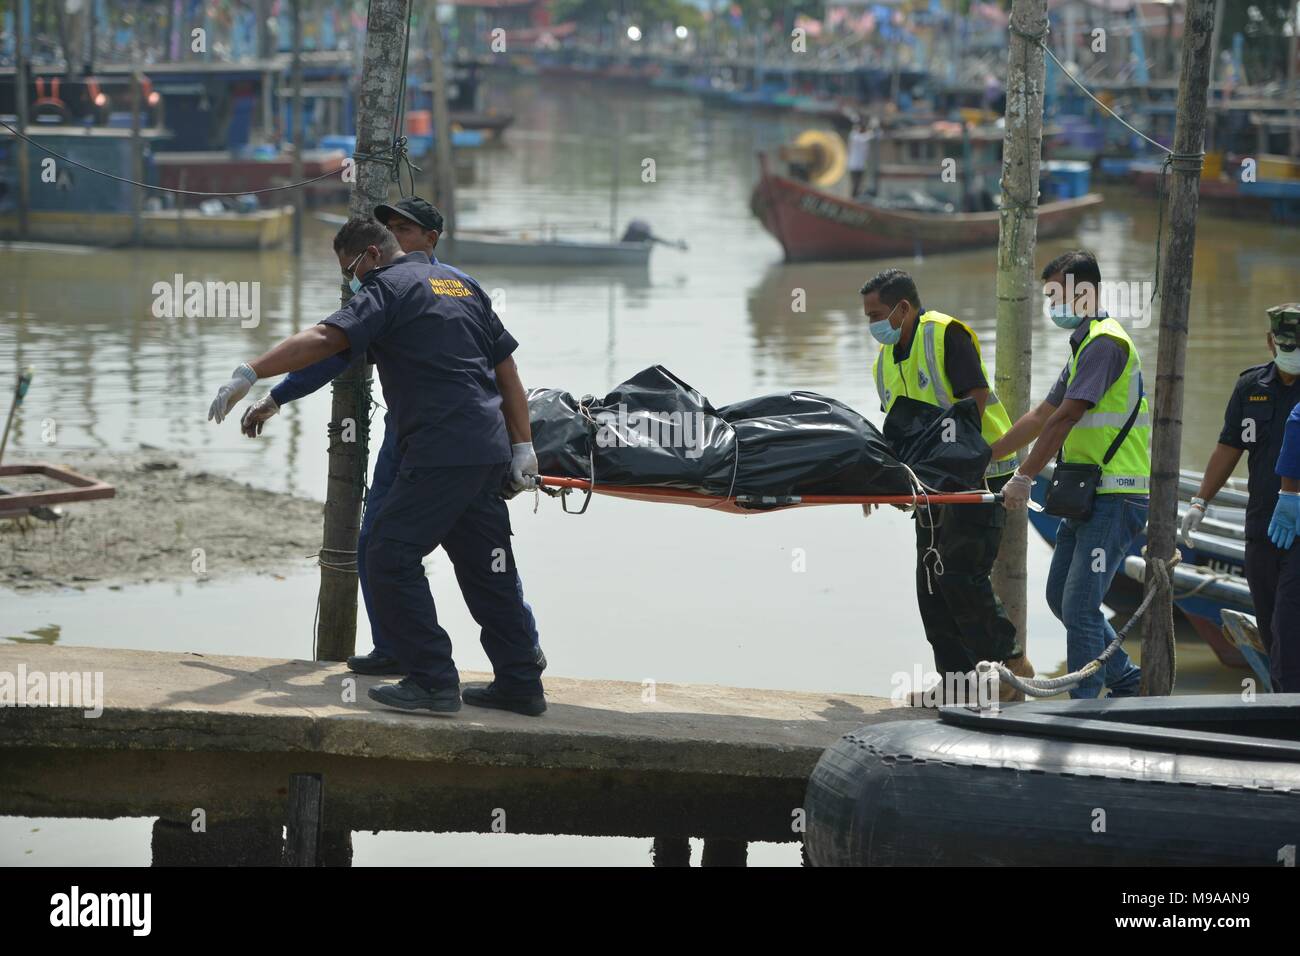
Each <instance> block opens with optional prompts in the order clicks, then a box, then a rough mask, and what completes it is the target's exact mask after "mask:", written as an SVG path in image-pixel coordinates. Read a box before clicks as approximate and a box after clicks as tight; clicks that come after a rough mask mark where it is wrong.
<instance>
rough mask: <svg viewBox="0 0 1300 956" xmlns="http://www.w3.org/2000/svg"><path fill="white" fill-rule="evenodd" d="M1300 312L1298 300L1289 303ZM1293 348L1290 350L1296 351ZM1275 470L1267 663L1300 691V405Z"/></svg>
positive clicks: (1283, 686)
mask: <svg viewBox="0 0 1300 956" xmlns="http://www.w3.org/2000/svg"><path fill="white" fill-rule="evenodd" d="M1290 309H1291V310H1293V311H1294V312H1295V313H1296V314H1297V315H1300V304H1295V303H1293V304H1292V305H1291V306H1290ZM1295 351H1296V350H1295V348H1294V347H1293V348H1292V354H1294V353H1295ZM1277 473H1278V475H1279V476H1281V478H1282V489H1281V491H1280V493H1279V494H1278V498H1277V505H1276V506H1275V507H1274V508H1273V518H1272V520H1271V521H1270V522H1269V525H1268V534H1269V537H1270V538H1271V539H1272V541H1273V544H1274V545H1275V546H1277V547H1278V548H1280V549H1282V550H1283V551H1285V552H1286V553H1287V554H1288V555H1289V559H1288V560H1287V561H1286V562H1285V564H1283V566H1282V573H1281V574H1280V575H1279V577H1278V582H1277V603H1276V604H1275V605H1274V607H1273V648H1274V650H1275V651H1276V654H1273V655H1270V657H1269V666H1270V668H1271V667H1272V663H1273V661H1274V660H1275V659H1276V660H1277V661H1278V665H1277V671H1276V673H1277V675H1278V676H1277V686H1276V689H1277V690H1278V691H1279V692H1282V693H1287V694H1295V693H1300V549H1297V548H1296V547H1295V539H1296V533H1297V532H1300V405H1297V406H1296V407H1295V408H1293V409H1291V414H1290V416H1288V417H1287V420H1286V437H1285V438H1283V440H1282V452H1281V454H1279V455H1278V458H1277Z"/></svg>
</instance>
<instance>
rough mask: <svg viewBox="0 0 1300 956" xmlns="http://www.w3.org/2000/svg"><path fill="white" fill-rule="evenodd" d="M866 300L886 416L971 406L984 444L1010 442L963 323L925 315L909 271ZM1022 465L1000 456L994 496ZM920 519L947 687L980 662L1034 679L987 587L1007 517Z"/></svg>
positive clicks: (920, 598) (992, 467) (924, 588)
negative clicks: (916, 404)
mask: <svg viewBox="0 0 1300 956" xmlns="http://www.w3.org/2000/svg"><path fill="white" fill-rule="evenodd" d="M861 292H862V311H863V313H864V314H865V315H866V317H867V320H868V321H869V322H870V323H871V324H870V331H871V335H872V337H873V338H875V340H876V341H877V342H879V343H880V351H879V353H877V355H876V361H875V364H874V366H873V367H872V374H873V376H874V377H875V381H876V391H877V393H878V394H879V395H880V407H881V410H882V411H884V412H885V413H886V414H888V413H889V410H890V408H892V407H893V405H894V403H895V402H896V401H897V400H898V399H899V398H900V397H901V396H907V397H909V398H912V399H916V400H918V401H922V402H926V403H927V404H930V405H935V406H937V407H939V408H947V407H948V406H950V405H952V404H953V402H955V401H958V400H960V399H963V398H971V399H974V401H975V404H976V405H977V406H978V407H979V410H980V414H981V415H982V417H983V420H982V431H983V435H984V439H985V441H987V442H988V443H989V444H990V445H991V444H993V442H994V441H996V440H997V439H998V438H1000V437H1002V436H1003V435H1004V434H1006V432H1007V429H1009V428H1010V427H1011V422H1010V420H1009V419H1008V418H1007V413H1006V410H1005V409H1004V408H1003V407H1002V403H1001V402H1000V401H999V400H998V397H997V395H996V394H994V393H993V391H992V390H991V388H990V387H989V375H988V371H987V370H986V369H985V368H984V362H983V360H982V359H981V358H980V346H979V339H977V338H976V337H975V333H974V332H973V331H971V329H970V328H969V327H968V326H967V325H966V324H965V323H963V322H961V321H960V320H958V319H954V318H953V317H952V316H950V315H945V314H944V313H942V312H938V311H935V310H934V309H929V310H927V309H925V308H923V307H922V305H921V296H920V294H919V293H918V292H917V289H916V283H915V282H914V281H913V280H912V277H911V276H909V275H908V274H907V273H906V272H903V271H902V270H901V269H886V270H885V271H884V272H882V273H880V274H879V275H877V276H875V277H874V278H872V279H870V280H869V281H868V282H867V283H866V285H864V286H863V287H862V289H861ZM1017 463H1018V459H1017V458H1016V457H1015V456H1014V455H1013V454H1010V453H1008V454H1007V455H1005V456H996V455H995V456H994V458H993V460H992V461H991V462H990V464H989V466H988V471H987V472H986V483H987V484H988V487H989V489H990V490H992V491H1000V490H1001V489H1002V486H1003V485H1004V484H1005V483H1006V481H1007V479H1008V478H1009V477H1010V476H1011V473H1012V472H1013V471H1015V468H1016V464H1017ZM862 511H863V514H865V515H868V516H869V515H870V514H871V513H872V506H871V505H864V506H863V508H862ZM926 514H928V515H929V516H930V518H929V521H927V520H925V519H924V516H925V515H926ZM915 517H916V597H917V603H918V604H919V606H920V611H921V623H922V625H923V626H924V627H925V637H926V640H927V641H929V642H930V646H931V648H933V650H934V663H935V668H936V669H937V670H938V671H939V672H940V674H942V675H943V676H944V686H945V687H948V686H953V684H952V682H951V681H950V678H949V675H954V674H959V675H969V674H971V673H972V672H974V670H975V665H977V664H978V663H979V662H980V661H999V662H1003V663H1006V664H1007V666H1008V667H1010V668H1011V670H1012V671H1013V672H1015V673H1016V674H1023V675H1024V676H1026V677H1032V676H1033V673H1034V671H1033V668H1032V667H1030V666H1029V664H1028V662H1027V661H1026V660H1025V659H1024V649H1023V646H1022V644H1021V642H1020V640H1019V639H1018V635H1017V634H1016V628H1015V625H1014V624H1012V623H1011V619H1010V618H1009V617H1007V613H1006V610H1005V609H1004V608H1003V606H1002V602H1001V601H999V600H998V597H997V595H996V594H995V593H994V592H993V583H992V581H990V580H989V575H990V574H991V573H992V571H993V562H994V560H995V559H996V558H997V555H998V548H999V547H1000V546H1001V544H1002V529H1003V526H1004V525H1005V524H1006V516H1005V515H1004V514H1003V512H1002V509H1001V508H1000V507H999V506H998V505H996V504H989V505H936V506H932V507H930V508H928V509H926V510H925V511H920V512H917V514H916V516H915ZM931 524H933V527H931ZM932 536H933V546H934V548H935V549H937V551H938V553H939V557H940V559H941V563H942V567H943V573H942V574H940V573H937V569H936V567H935V566H934V564H935V562H934V560H933V558H931V559H930V566H928V567H927V564H926V560H927V557H926V556H927V554H929V552H930V548H931V540H932ZM1006 690H1007V691H1008V692H1009V691H1010V688H1009V687H1008V688H1006ZM1006 699H1011V696H1010V694H1008V696H1007V698H1006Z"/></svg>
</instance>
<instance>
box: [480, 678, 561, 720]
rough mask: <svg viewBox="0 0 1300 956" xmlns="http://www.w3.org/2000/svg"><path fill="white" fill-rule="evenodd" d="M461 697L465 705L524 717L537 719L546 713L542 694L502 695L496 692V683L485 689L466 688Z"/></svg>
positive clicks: (544, 697)
mask: <svg viewBox="0 0 1300 956" xmlns="http://www.w3.org/2000/svg"><path fill="white" fill-rule="evenodd" d="M461 696H462V697H463V698H464V699H465V703H467V704H470V705H471V706H474V707H492V708H495V709H496V710H509V711H512V712H513V713H516V714H523V715H524V716H526V717H539V716H541V715H542V714H544V713H545V712H546V696H545V695H544V694H528V695H525V696H522V697H519V696H511V695H507V694H503V693H501V692H500V691H499V690H497V685H496V681H493V682H492V683H490V684H488V685H487V686H486V687H482V686H480V687H466V688H465V690H464V693H463V694H462V695H461Z"/></svg>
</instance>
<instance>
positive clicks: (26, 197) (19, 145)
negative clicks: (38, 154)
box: [14, 0, 32, 239]
mask: <svg viewBox="0 0 1300 956" xmlns="http://www.w3.org/2000/svg"><path fill="white" fill-rule="evenodd" d="M24 6H26V3H25V2H24V0H18V2H17V3H15V4H14V54H15V59H14V63H15V67H14V103H15V106H16V109H15V112H16V114H17V120H18V131H19V132H20V133H22V134H23V135H24V136H26V135H27V123H28V117H27V105H28V104H27V84H28V76H27V46H26V43H27V41H26V38H25V37H24V35H23V8H24ZM14 149H16V150H17V154H16V155H17V157H18V238H19V239H26V238H27V227H28V221H27V220H28V210H29V209H30V208H31V202H32V199H31V183H30V182H29V177H30V176H31V166H30V159H29V154H28V152H27V143H26V141H25V140H21V139H18V138H17V137H14Z"/></svg>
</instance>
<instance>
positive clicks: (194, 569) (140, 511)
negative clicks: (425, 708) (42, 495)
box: [0, 449, 324, 591]
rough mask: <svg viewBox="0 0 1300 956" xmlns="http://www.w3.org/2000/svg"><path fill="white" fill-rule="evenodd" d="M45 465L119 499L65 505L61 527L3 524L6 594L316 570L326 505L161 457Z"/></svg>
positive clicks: (35, 521) (34, 480) (0, 546)
mask: <svg viewBox="0 0 1300 956" xmlns="http://www.w3.org/2000/svg"><path fill="white" fill-rule="evenodd" d="M45 460H47V461H51V462H54V463H57V464H66V465H67V466H68V467H70V468H72V469H73V470H75V471H79V472H81V473H82V474H86V475H90V476H92V477H95V478H100V479H102V480H104V481H107V482H109V483H110V484H112V485H114V486H115V487H116V489H117V496H116V497H114V498H109V499H106V500H103V501H89V502H77V503H72V504H64V505H59V506H57V507H58V510H59V511H61V512H62V517H61V518H59V519H58V520H55V521H43V520H40V519H39V518H34V517H28V518H24V519H22V520H21V521H12V520H0V587H8V588H12V589H15V590H20V591H21V590H38V589H53V588H59V587H73V588H79V589H86V588H97V587H121V586H122V585H125V584H138V583H145V582H149V581H158V580H169V579H177V578H189V579H193V580H200V581H202V580H208V579H211V578H214V577H220V576H224V575H232V574H248V573H271V574H288V573H292V572H297V571H300V570H302V569H305V568H310V567H312V566H314V565H315V563H316V562H315V558H314V557H313V555H314V554H315V552H316V551H317V550H318V549H319V547H320V541H321V511H322V508H323V507H324V506H323V505H322V504H321V503H320V502H319V501H312V500H311V499H308V498H298V497H295V496H293V495H287V494H280V493H276V492H271V491H263V490H259V489H255V488H253V487H251V486H249V485H246V484H244V483H242V482H238V481H233V480H231V479H229V478H223V477H220V476H218V475H213V474H210V473H208V472H204V471H188V470H186V468H185V467H184V466H183V465H181V463H180V462H179V461H178V459H177V458H176V457H175V456H172V455H169V454H167V453H166V452H165V451H160V450H150V449H146V450H141V451H138V452H126V453H102V452H78V453H77V455H76V456H75V457H73V456H67V457H60V456H59V455H57V454H55V453H51V454H49V455H47V456H46V458H45ZM56 484H57V483H55V482H51V481H50V480H49V479H46V478H41V477H39V476H21V477H5V478H4V479H2V480H0V486H3V487H4V488H5V489H6V490H7V491H11V492H25V491H34V490H40V489H42V488H49V487H52V486H54V485H56Z"/></svg>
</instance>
